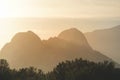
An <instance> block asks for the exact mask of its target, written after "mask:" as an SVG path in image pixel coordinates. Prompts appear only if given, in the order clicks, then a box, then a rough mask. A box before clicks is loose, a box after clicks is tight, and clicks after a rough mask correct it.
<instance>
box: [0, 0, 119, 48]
mask: <svg viewBox="0 0 120 80" xmlns="http://www.w3.org/2000/svg"><path fill="white" fill-rule="evenodd" d="M18 17H19V18H21V17H22V18H24V17H37V18H38V17H39V18H41V17H50V18H58V17H59V18H63V17H64V18H65V17H67V18H68V17H69V18H80V20H79V19H78V20H77V19H76V20H74V19H73V20H69V19H67V20H53V21H51V20H41V21H40V20H39V19H37V20H36V19H33V20H32V21H31V20H28V19H25V20H23V21H22V20H20V21H19V20H17V21H15V20H14V21H13V22H12V18H18ZM8 18H10V19H11V20H10V21H9V20H7V19H8ZM119 23H120V0H0V48H1V47H2V46H3V45H4V44H5V43H6V42H8V41H10V39H11V38H12V37H13V35H14V34H15V33H17V32H19V31H27V30H32V31H34V32H36V33H37V34H38V35H40V37H41V38H43V39H46V38H48V37H50V36H55V35H57V34H58V33H59V32H60V31H62V30H64V29H67V28H71V27H75V28H78V29H79V30H81V31H83V32H88V31H93V30H96V29H101V28H109V27H112V26H115V25H118V24H119Z"/></svg>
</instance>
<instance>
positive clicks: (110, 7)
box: [0, 0, 120, 17]
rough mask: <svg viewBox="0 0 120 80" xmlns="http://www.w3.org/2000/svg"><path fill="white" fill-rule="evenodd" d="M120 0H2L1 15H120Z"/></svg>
mask: <svg viewBox="0 0 120 80" xmlns="http://www.w3.org/2000/svg"><path fill="white" fill-rule="evenodd" d="M119 3H120V0H0V17H118V16H119V17H120V15H119V14H120V4H119Z"/></svg>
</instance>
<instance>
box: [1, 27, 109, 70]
mask: <svg viewBox="0 0 120 80" xmlns="http://www.w3.org/2000/svg"><path fill="white" fill-rule="evenodd" d="M0 54H1V58H4V59H7V60H8V62H9V63H10V66H11V67H15V68H20V67H27V66H35V67H39V68H41V69H43V70H45V71H49V70H51V69H52V68H53V67H55V66H56V64H58V62H61V61H64V60H71V59H75V58H83V59H87V60H90V61H95V62H99V61H104V60H109V61H111V59H110V58H108V57H106V56H105V55H103V54H101V53H99V52H97V51H95V50H93V49H92V48H91V47H90V46H89V44H88V42H87V40H86V38H85V36H84V34H83V33H82V32H80V31H79V30H77V29H75V28H72V29H68V30H65V31H63V32H61V33H60V34H59V36H58V37H54V38H50V39H48V40H41V39H40V38H39V37H38V36H37V35H36V34H35V33H33V32H31V31H28V32H21V33H17V34H16V35H15V36H14V37H13V39H12V40H11V42H9V43H7V44H6V45H5V46H4V47H3V48H2V50H1V52H0Z"/></svg>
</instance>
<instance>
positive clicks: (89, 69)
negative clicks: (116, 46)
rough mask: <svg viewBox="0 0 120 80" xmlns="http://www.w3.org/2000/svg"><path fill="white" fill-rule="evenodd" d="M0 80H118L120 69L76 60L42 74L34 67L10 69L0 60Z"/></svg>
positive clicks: (105, 64)
mask: <svg viewBox="0 0 120 80" xmlns="http://www.w3.org/2000/svg"><path fill="white" fill-rule="evenodd" d="M0 80H120V69H119V68H115V66H114V64H113V63H112V62H108V61H105V62H100V63H95V62H90V61H87V60H82V59H76V60H73V61H65V62H61V63H59V64H58V65H57V66H56V67H55V68H54V69H53V71H51V72H48V73H43V71H42V70H41V69H36V68H34V67H29V68H22V69H19V70H15V69H10V68H9V64H8V63H7V61H6V60H4V59H1V60H0Z"/></svg>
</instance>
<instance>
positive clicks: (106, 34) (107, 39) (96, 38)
mask: <svg viewBox="0 0 120 80" xmlns="http://www.w3.org/2000/svg"><path fill="white" fill-rule="evenodd" d="M85 36H86V38H87V40H88V42H89V43H90V45H91V46H92V47H93V48H94V49H95V50H98V51H100V52H102V53H104V54H105V55H107V56H108V57H110V58H112V59H113V60H115V61H116V62H118V63H120V25H119V26H116V27H113V28H110V29H103V30H96V31H93V32H88V33H85Z"/></svg>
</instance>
